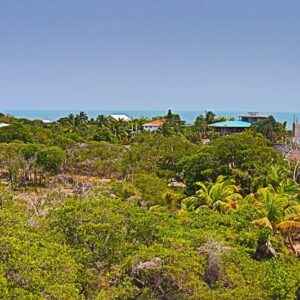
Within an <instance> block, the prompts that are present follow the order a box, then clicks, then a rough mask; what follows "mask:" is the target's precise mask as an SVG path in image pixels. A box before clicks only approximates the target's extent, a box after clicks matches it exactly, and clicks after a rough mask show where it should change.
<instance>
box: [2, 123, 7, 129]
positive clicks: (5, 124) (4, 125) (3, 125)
mask: <svg viewBox="0 0 300 300" xmlns="http://www.w3.org/2000/svg"><path fill="white" fill-rule="evenodd" d="M7 126H9V124H7V123H0V128H2V127H7Z"/></svg>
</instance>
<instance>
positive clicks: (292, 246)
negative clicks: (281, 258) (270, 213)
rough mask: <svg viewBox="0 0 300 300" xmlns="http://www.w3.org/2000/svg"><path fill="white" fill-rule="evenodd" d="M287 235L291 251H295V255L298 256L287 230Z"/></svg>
mask: <svg viewBox="0 0 300 300" xmlns="http://www.w3.org/2000/svg"><path fill="white" fill-rule="evenodd" d="M287 237H288V241H289V244H290V247H291V249H292V251H293V252H294V253H295V255H296V256H298V252H297V250H296V249H295V247H294V244H293V241H292V237H291V233H290V232H288V234H287Z"/></svg>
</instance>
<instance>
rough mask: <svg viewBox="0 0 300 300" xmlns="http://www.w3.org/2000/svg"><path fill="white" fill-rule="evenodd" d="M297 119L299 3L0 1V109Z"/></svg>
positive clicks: (273, 0) (247, 0) (266, 0)
mask: <svg viewBox="0 0 300 300" xmlns="http://www.w3.org/2000/svg"><path fill="white" fill-rule="evenodd" d="M169 107H171V108H173V109H176V110H204V109H214V110H255V111H264V110H265V111H300V1H299V0H49V1H47V0H44V1H43V0H26V1H25V0H1V1H0V110H1V109H29V110H30V109H55V110H59V109H85V110H87V109H100V110H104V109H126V110H135V109H136V110H141V109H145V110H147V109H167V108H169Z"/></svg>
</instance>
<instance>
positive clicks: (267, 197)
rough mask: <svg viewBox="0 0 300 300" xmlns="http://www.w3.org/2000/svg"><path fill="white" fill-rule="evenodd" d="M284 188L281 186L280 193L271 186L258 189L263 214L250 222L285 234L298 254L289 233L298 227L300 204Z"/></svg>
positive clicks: (299, 226)
mask: <svg viewBox="0 0 300 300" xmlns="http://www.w3.org/2000/svg"><path fill="white" fill-rule="evenodd" d="M285 188H286V187H281V189H282V191H281V192H280V193H277V192H276V190H275V189H274V188H273V187H272V186H269V187H267V188H260V189H259V190H258V193H257V196H258V200H259V203H260V210H261V211H262V213H263V215H264V216H263V217H262V218H260V219H256V220H254V221H253V222H252V224H254V225H257V226H259V227H261V228H269V229H270V230H271V231H272V232H273V233H277V232H278V233H281V234H282V235H284V236H287V238H288V242H289V245H290V247H291V249H292V251H293V252H294V253H295V254H296V255H298V254H297V251H296V249H295V247H294V244H293V241H292V237H291V233H293V232H295V231H296V230H299V229H300V205H299V203H298V202H297V201H296V200H295V199H294V197H292V196H291V195H289V194H288V193H286V192H284V190H285ZM293 188H294V187H293Z"/></svg>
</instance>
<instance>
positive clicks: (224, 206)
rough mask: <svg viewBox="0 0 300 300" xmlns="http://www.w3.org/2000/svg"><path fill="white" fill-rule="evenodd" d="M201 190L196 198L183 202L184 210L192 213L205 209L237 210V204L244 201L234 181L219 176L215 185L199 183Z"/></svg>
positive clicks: (189, 198)
mask: <svg viewBox="0 0 300 300" xmlns="http://www.w3.org/2000/svg"><path fill="white" fill-rule="evenodd" d="M196 184H197V185H198V186H199V187H200V189H199V190H198V191H197V192H196V194H195V196H192V197H188V198H186V199H184V200H183V201H182V208H183V209H186V210H190V211H198V210H200V209H203V208H210V209H215V210H218V211H220V212H223V213H225V212H227V211H228V210H236V209H237V202H238V201H239V200H242V199H243V197H242V196H241V194H240V193H239V192H240V187H238V186H236V185H235V184H234V180H231V179H227V180H226V179H225V178H224V177H223V176H219V177H218V179H217V181H216V182H215V183H211V182H207V183H202V182H197V183H196Z"/></svg>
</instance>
